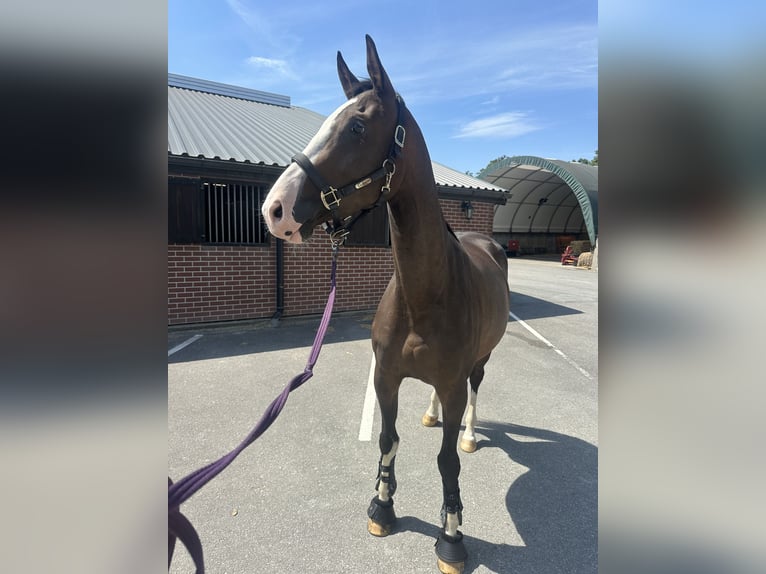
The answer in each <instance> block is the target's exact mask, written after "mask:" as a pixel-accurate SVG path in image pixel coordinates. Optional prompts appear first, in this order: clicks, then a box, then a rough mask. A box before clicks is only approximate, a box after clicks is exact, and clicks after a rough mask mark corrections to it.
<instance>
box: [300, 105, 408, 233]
mask: <svg viewBox="0 0 766 574" xmlns="http://www.w3.org/2000/svg"><path fill="white" fill-rule="evenodd" d="M396 107H397V117H396V128H395V129H394V138H393V141H392V142H391V147H390V148H389V150H388V156H387V157H386V159H384V160H383V163H382V165H381V166H380V167H379V168H378V169H376V170H375V171H373V172H372V173H370V174H368V175H366V176H364V177H363V178H361V179H359V180H357V181H355V182H353V183H349V184H348V185H344V186H342V187H334V186H332V185H330V184H329V183H327V182H326V181H325V179H324V178H323V177H322V175H321V174H320V173H319V171H318V170H317V169H316V167H314V164H313V163H311V160H310V159H309V158H308V157H307V156H306V155H305V154H304V153H302V152H298V153H296V154H295V155H294V156H293V157H292V161H294V162H295V163H297V164H298V166H300V168H301V169H302V170H303V171H304V172H306V175H307V176H308V178H309V179H310V180H311V182H312V183H313V184H314V185H315V186H316V187H317V188H319V197H320V198H321V199H322V203H323V204H324V206H325V208H327V210H329V211H330V214H331V215H332V224H331V225H330V224H328V223H325V224H324V229H325V231H327V233H329V234H330V240H331V241H332V243H333V245H334V246H336V247H337V246H339V245H341V244H343V242H344V241H345V240H346V237H347V236H348V234H349V233H350V232H351V227H352V226H353V225H354V224H355V223H356V222H357V221H359V219H360V218H361V217H363V216H364V215H367V214H368V213H369V212H371V211H372V210H373V209H375V208H376V207H378V206H379V205H381V204H382V203H383V202H384V201H386V200H387V199H388V193H389V192H390V191H391V178H393V176H394V174H395V173H396V159H397V158H398V157H399V155H400V154H401V152H402V149H403V148H404V138H405V137H406V135H407V132H406V130H405V129H404V126H403V125H402V116H403V115H404V114H403V110H404V100H402V97H401V96H400V95H399V94H396ZM383 178H385V181H384V182H383V185H382V186H381V188H380V194H379V195H378V199H377V200H376V201H375V203H374V204H372V205H371V206H370V207H367V208H365V209H362V210H361V211H359V212H358V213H356V214H355V215H350V216H348V217H346V218H344V219H343V220H342V221H341V220H340V219H339V218H338V215H337V214H338V208H339V207H340V204H341V201H342V200H343V199H344V198H345V197H347V196H349V195H351V194H352V193H354V192H356V191H359V190H360V189H363V188H365V187H367V186H368V185H370V184H371V183H372V182H374V181H377V180H379V179H383Z"/></svg>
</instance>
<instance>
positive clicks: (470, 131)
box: [454, 112, 541, 138]
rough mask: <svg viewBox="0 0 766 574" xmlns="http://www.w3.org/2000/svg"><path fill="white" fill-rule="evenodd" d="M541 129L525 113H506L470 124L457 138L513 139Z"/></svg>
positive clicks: (461, 129) (463, 127)
mask: <svg viewBox="0 0 766 574" xmlns="http://www.w3.org/2000/svg"><path fill="white" fill-rule="evenodd" d="M539 129H541V128H540V127H539V126H537V125H535V124H534V123H532V122H531V121H530V120H529V119H528V117H527V114H526V113H524V112H505V113H502V114H497V115H494V116H490V117H488V118H482V119H480V120H474V121H472V122H468V123H467V124H465V125H464V126H462V127H461V128H460V131H459V132H458V133H457V135H455V136H454V137H456V138H513V137H518V136H521V135H524V134H527V133H529V132H533V131H537V130H539Z"/></svg>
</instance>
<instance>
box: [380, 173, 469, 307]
mask: <svg viewBox="0 0 766 574" xmlns="http://www.w3.org/2000/svg"><path fill="white" fill-rule="evenodd" d="M422 172H423V173H424V175H423V174H421V175H419V176H416V177H414V178H408V179H407V180H405V182H404V184H403V185H402V188H400V189H399V190H398V192H397V194H396V196H395V197H394V198H392V199H391V201H390V202H389V217H390V226H391V248H392V250H393V255H394V270H395V273H396V276H397V284H398V286H399V288H400V289H401V294H402V296H403V298H404V303H405V304H406V306H407V307H408V309H409V311H410V314H411V316H413V317H414V316H415V315H418V314H419V313H420V312H421V311H424V310H426V309H428V308H429V307H430V304H431V303H433V302H435V301H440V300H441V299H442V295H443V293H444V289H445V287H446V286H447V285H448V284H449V281H450V275H451V267H452V263H453V261H454V254H453V251H454V249H453V246H452V241H453V239H452V237H451V236H450V233H449V231H448V230H447V225H446V223H445V222H444V217H443V216H442V212H441V208H440V206H439V200H438V197H437V193H436V188H435V185H434V181H433V173H432V171H431V167H430V160H429V161H428V166H427V169H424V170H422Z"/></svg>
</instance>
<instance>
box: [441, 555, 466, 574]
mask: <svg viewBox="0 0 766 574" xmlns="http://www.w3.org/2000/svg"><path fill="white" fill-rule="evenodd" d="M436 565H437V566H438V567H439V572H441V573H442V574H463V571H464V570H465V562H445V561H444V560H442V559H441V558H438V557H437V558H436Z"/></svg>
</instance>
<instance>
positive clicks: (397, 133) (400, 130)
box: [394, 124, 407, 148]
mask: <svg viewBox="0 0 766 574" xmlns="http://www.w3.org/2000/svg"><path fill="white" fill-rule="evenodd" d="M406 136H407V130H405V129H404V126H403V125H401V124H399V125H398V126H396V130H394V143H396V145H398V146H399V147H400V148H403V147H404V138H405V137H406Z"/></svg>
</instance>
